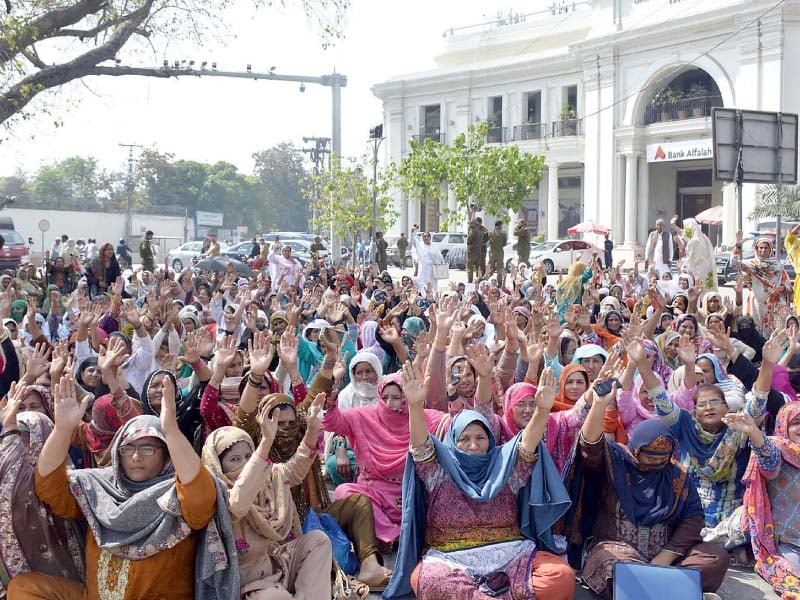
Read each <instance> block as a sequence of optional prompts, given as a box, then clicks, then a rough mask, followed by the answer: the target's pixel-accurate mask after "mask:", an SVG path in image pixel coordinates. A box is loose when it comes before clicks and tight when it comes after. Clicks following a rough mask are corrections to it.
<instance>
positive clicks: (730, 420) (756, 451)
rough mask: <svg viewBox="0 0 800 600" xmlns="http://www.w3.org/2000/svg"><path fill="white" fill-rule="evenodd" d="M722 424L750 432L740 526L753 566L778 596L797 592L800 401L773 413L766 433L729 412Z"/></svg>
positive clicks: (799, 594)
mask: <svg viewBox="0 0 800 600" xmlns="http://www.w3.org/2000/svg"><path fill="white" fill-rule="evenodd" d="M724 420H725V424H726V425H727V426H728V427H729V428H730V429H735V430H736V431H740V432H742V433H745V434H747V435H748V436H749V437H750V445H751V447H752V448H753V454H752V456H751V457H750V463H749V464H748V466H747V471H745V474H744V483H745V485H746V486H747V491H745V493H744V514H745V519H746V522H745V526H746V527H747V529H748V530H749V533H750V539H751V541H752V544H753V555H754V556H755V559H756V565H755V568H756V572H757V573H758V574H759V575H761V577H763V578H764V579H765V580H766V581H767V582H768V583H769V584H770V585H772V587H773V588H775V592H776V593H778V594H780V596H781V598H798V597H800V532H799V531H798V527H797V521H798V514H799V513H800V506H798V502H797V498H798V490H799V489H800V402H792V403H789V404H786V405H785V406H784V407H783V408H782V409H781V410H780V412H779V413H778V418H777V422H776V425H775V435H774V436H770V437H766V436H765V435H764V434H763V433H762V432H761V429H759V427H758V425H756V422H755V421H754V420H753V418H752V417H751V416H750V415H748V414H744V413H739V414H728V415H726V416H725V417H724Z"/></svg>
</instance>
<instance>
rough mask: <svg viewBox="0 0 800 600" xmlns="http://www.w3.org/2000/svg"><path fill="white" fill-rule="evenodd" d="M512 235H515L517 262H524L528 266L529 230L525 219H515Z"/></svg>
mask: <svg viewBox="0 0 800 600" xmlns="http://www.w3.org/2000/svg"><path fill="white" fill-rule="evenodd" d="M514 235H515V236H517V258H518V261H517V264H521V263H525V264H526V265H528V266H530V262H529V261H530V258H531V230H530V229H528V224H527V223H526V222H525V219H520V220H519V221H517V226H516V228H514Z"/></svg>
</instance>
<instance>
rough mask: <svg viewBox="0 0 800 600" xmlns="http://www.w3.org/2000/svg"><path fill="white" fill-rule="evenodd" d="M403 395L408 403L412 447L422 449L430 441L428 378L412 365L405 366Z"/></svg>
mask: <svg viewBox="0 0 800 600" xmlns="http://www.w3.org/2000/svg"><path fill="white" fill-rule="evenodd" d="M403 393H404V394H405V396H406V401H407V402H408V429H409V432H410V434H411V447H412V448H420V447H421V446H423V445H424V444H425V442H427V441H428V435H429V434H428V425H427V423H426V422H425V396H426V395H427V394H428V378H427V377H426V378H425V379H423V376H422V372H421V371H419V370H418V369H415V368H414V366H413V365H412V364H411V363H406V364H404V365H403Z"/></svg>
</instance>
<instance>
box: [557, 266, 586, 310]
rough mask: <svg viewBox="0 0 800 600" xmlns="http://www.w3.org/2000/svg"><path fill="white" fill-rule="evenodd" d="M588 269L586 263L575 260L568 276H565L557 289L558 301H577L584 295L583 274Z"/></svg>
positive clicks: (568, 271) (560, 302)
mask: <svg viewBox="0 0 800 600" xmlns="http://www.w3.org/2000/svg"><path fill="white" fill-rule="evenodd" d="M585 271H586V264H585V263H583V262H580V261H578V262H574V263H572V264H571V265H570V266H569V269H568V270H567V276H566V277H564V279H562V280H561V281H560V282H559V283H558V288H557V289H556V302H557V303H558V304H562V303H563V302H570V303H572V302H576V301H577V300H580V298H581V296H582V295H583V274H584V272H585Z"/></svg>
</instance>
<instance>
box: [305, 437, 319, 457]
mask: <svg viewBox="0 0 800 600" xmlns="http://www.w3.org/2000/svg"><path fill="white" fill-rule="evenodd" d="M303 445H304V446H305V447H306V448H308V449H309V451H310V452H311V456H314V454H316V452H317V449H316V448H312V447H311V446H309V445H308V443H307V442H306V438H305V437H303Z"/></svg>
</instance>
